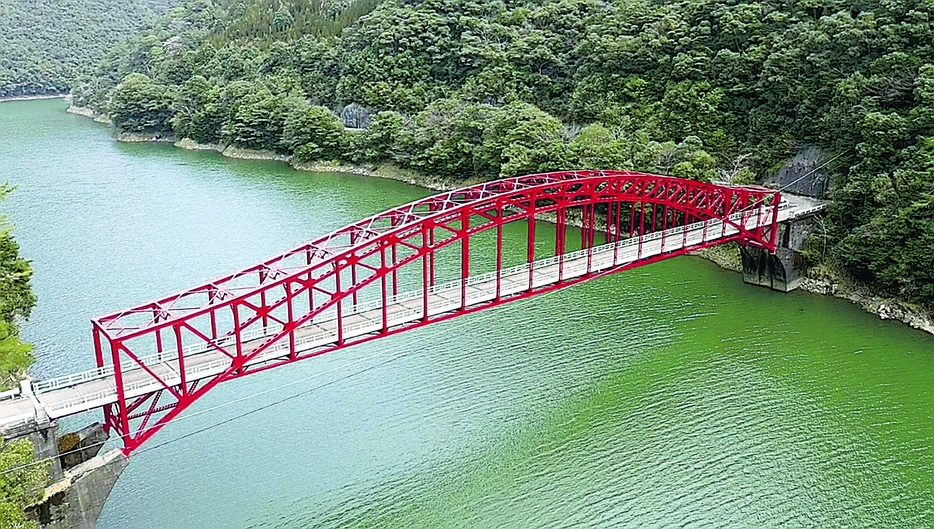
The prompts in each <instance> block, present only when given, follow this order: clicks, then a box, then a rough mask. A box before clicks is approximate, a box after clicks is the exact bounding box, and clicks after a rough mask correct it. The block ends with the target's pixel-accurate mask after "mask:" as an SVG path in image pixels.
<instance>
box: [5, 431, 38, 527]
mask: <svg viewBox="0 0 934 529" xmlns="http://www.w3.org/2000/svg"><path fill="white" fill-rule="evenodd" d="M34 459H35V457H34V455H33V446H32V443H31V442H29V440H28V439H22V440H19V441H15V442H13V443H4V442H3V440H2V439H0V529H34V528H38V527H39V524H37V523H36V522H34V521H32V520H30V519H29V518H27V516H26V514H25V512H24V510H23V509H24V508H25V507H26V506H27V505H30V504H31V503H33V502H34V501H36V500H38V499H39V496H40V494H41V491H42V487H44V486H45V485H46V484H47V483H48V481H49V475H48V466H49V465H48V464H35V462H34Z"/></svg>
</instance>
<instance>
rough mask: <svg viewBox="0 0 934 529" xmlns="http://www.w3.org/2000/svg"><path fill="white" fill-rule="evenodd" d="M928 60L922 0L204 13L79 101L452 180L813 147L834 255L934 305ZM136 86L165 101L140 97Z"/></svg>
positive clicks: (684, 172) (293, 150)
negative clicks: (346, 113)
mask: <svg viewBox="0 0 934 529" xmlns="http://www.w3.org/2000/svg"><path fill="white" fill-rule="evenodd" d="M931 57H934V4H931V3H930V2H927V1H924V0H902V1H899V2H890V1H882V0H865V1H861V2H859V3H853V2H850V3H848V4H847V3H839V2H837V3H834V2H803V3H790V4H789V3H776V2H770V1H743V0H740V1H736V2H727V3H723V2H719V1H714V0H681V1H677V2H668V3H665V2H652V1H649V0H625V1H622V0H613V1H609V2H601V1H598V0H549V1H545V2H542V1H531V0H515V1H510V2H503V1H498V0H497V1H493V2H482V3H478V2H474V1H471V0H385V1H382V2H377V1H376V0H349V1H348V2H343V3H330V2H324V3H310V4H308V3H303V2H299V1H298V0H237V1H236V2H234V1H232V0H187V1H186V2H185V3H183V4H182V5H181V6H179V7H177V8H174V9H172V10H170V12H169V13H168V14H167V15H166V16H165V17H163V18H162V19H161V20H160V21H159V22H158V23H157V24H155V26H154V27H153V29H152V30H150V31H149V32H147V34H145V35H143V36H141V37H139V38H136V39H133V40H131V41H128V42H126V43H123V44H120V45H118V46H117V47H116V48H115V49H114V51H113V52H111V53H110V54H108V55H107V56H106V57H105V58H104V60H103V61H102V62H101V64H100V66H99V67H98V70H97V72H96V74H95V75H93V76H89V77H87V78H84V79H82V80H81V82H80V83H79V84H77V86H76V88H77V90H76V91H75V95H76V100H78V101H80V102H82V103H86V104H89V105H92V106H93V107H94V108H96V109H98V110H100V111H103V112H107V113H110V114H111V115H120V112H121V111H125V110H127V107H129V110H131V111H134V112H135V111H140V112H144V113H149V114H150V115H149V116H144V115H143V114H141V113H139V112H137V113H135V114H134V113H133V112H130V114H131V115H130V119H128V120H124V121H119V123H117V125H118V127H119V128H121V129H124V130H130V129H132V128H133V127H139V126H140V125H141V124H142V126H143V127H144V128H145V127H152V128H154V129H155V128H158V127H156V125H157V124H158V123H163V122H164V119H163V118H165V113H166V112H167V113H168V115H169V116H173V115H174V118H173V119H172V120H171V124H172V126H173V127H174V129H175V133H176V135H178V136H187V137H190V138H192V139H195V140H197V141H207V142H221V143H231V144H235V145H239V146H241V147H251V148H263V149H272V150H279V151H280V152H283V153H287V154H293V155H295V157H296V159H298V160H312V159H318V158H333V157H343V158H344V159H346V160H348V161H354V162H361V161H366V162H387V161H391V162H394V163H396V164H398V165H401V166H403V167H405V168H408V169H412V170H415V171H420V172H424V173H426V174H431V175H435V176H440V177H445V178H451V179H482V178H494V177H497V176H506V175H513V174H518V173H522V172H534V171H542V170H552V169H561V168H575V167H618V168H630V169H640V170H645V171H653V172H661V173H666V174H673V175H678V176H684V177H689V178H697V179H703V180H707V179H713V178H727V179H730V180H732V181H734V182H751V181H753V180H754V179H755V177H756V176H760V177H761V176H763V175H765V174H767V173H769V172H774V170H775V169H776V168H777V167H778V166H779V165H781V164H782V163H783V162H784V161H786V160H787V159H788V158H789V157H790V156H791V155H793V154H794V153H795V152H796V151H797V150H798V149H799V148H800V147H801V146H803V145H806V144H814V145H817V146H818V147H820V148H822V149H823V150H824V151H826V152H828V153H830V155H831V156H832V157H834V158H833V160H834V162H833V163H832V164H831V165H830V166H829V167H828V170H830V171H832V172H833V188H832V190H831V192H832V196H833V198H834V199H835V204H834V205H833V206H832V207H831V209H830V211H829V212H828V225H827V227H828V230H827V233H828V238H827V240H825V241H821V242H822V248H823V247H826V248H827V251H822V252H821V255H823V256H825V257H827V258H828V259H830V260H831V261H832V263H831V264H833V265H835V266H836V267H838V268H839V269H840V270H842V271H843V272H844V273H846V274H849V275H850V276H852V277H855V278H858V279H860V280H863V281H866V282H867V283H870V284H872V285H874V286H876V287H878V288H879V289H880V290H883V291H885V292H891V293H897V294H900V295H902V296H904V297H905V298H906V299H910V300H914V301H918V302H921V303H925V304H927V305H928V306H932V307H934V295H932V293H931V292H930V288H928V287H927V285H928V284H929V283H930V277H929V276H928V275H926V274H927V272H919V271H918V268H919V267H921V268H924V270H928V269H929V268H930V267H929V264H930V252H928V251H927V250H926V247H925V246H924V245H925V244H927V242H928V241H929V240H930V237H931V236H932V235H931V230H932V229H934V227H932V225H931V223H930V222H929V220H928V219H929V209H928V208H929V207H930V206H929V205H928V204H929V203H930V201H929V197H930V194H931V188H932V186H934V177H932V172H934V169H932V167H931V165H930V163H929V160H930V156H929V154H928V153H929V152H930V151H931V148H930V142H931V138H932V137H934V65H932V61H931ZM2 60H3V58H2V57H0V61H2ZM0 72H2V69H0ZM133 74H142V75H145V76H146V77H147V78H148V79H150V80H151V84H145V83H141V82H140V79H139V78H135V79H136V81H134V82H133V83H130V84H129V88H134V89H135V90H136V91H135V92H132V93H130V94H129V95H132V96H133V97H125V96H126V95H128V94H127V93H126V92H127V90H128V85H127V80H130V77H128V76H131V75H133ZM3 79H4V78H3V74H2V73H0V84H2V83H3V82H4V81H3ZM117 85H120V86H121V88H120V89H116V88H115V87H116V86H117ZM121 92H123V93H121ZM163 96H164V97H163ZM167 100H171V102H170V103H169V108H168V109H166V107H165V106H164V103H165V101H167ZM153 101H158V103H153ZM130 103H133V105H135V106H133V105H130ZM351 103H353V104H356V105H358V106H361V105H362V106H363V107H365V109H366V111H367V112H374V113H376V114H375V116H374V118H373V119H372V121H371V124H370V130H366V131H362V132H361V131H353V132H351V131H346V130H345V131H344V132H343V133H341V134H340V136H338V128H337V127H336V126H333V124H334V121H333V119H334V118H333V117H331V116H330V115H329V114H327V113H326V112H325V110H323V109H320V108H319V109H318V110H316V111H315V112H316V114H315V116H311V114H307V113H308V112H311V111H309V110H307V109H308V108H309V105H315V106H318V107H326V108H327V109H330V110H331V111H333V112H334V113H337V112H338V111H340V109H342V108H344V107H345V106H346V105H348V104H351ZM147 104H148V105H150V109H149V110H147V109H146V108H147V107H146V105H147ZM111 107H113V108H111ZM355 108H356V107H355ZM296 109H305V110H304V111H302V112H297V113H296V112H295V111H296ZM303 112H304V113H303ZM382 112H388V113H386V114H382ZM124 114H126V112H124ZM298 116H303V117H301V118H300V117H298ZM290 117H291V122H292V123H293V126H292V127H290V128H289V130H288V132H287V130H286V129H287V127H286V125H287V123H289V122H290ZM147 120H148V121H147ZM160 120H162V121H160ZM302 120H304V121H303V123H304V124H302V125H298V123H299V121H302ZM116 121H118V120H115V122H116ZM318 121H320V122H321V123H328V122H329V123H331V125H327V126H323V125H314V124H312V123H313V122H314V123H316V122H318ZM321 127H323V129H321ZM319 129H321V130H325V131H327V134H325V135H324V136H325V137H327V138H329V139H327V140H324V139H321V137H319V136H315V134H317V133H316V132H311V131H317V130H319ZM313 137H314V138H318V139H313ZM338 137H340V140H339V141H337V140H336V138H338Z"/></svg>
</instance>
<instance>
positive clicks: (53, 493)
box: [0, 381, 129, 529]
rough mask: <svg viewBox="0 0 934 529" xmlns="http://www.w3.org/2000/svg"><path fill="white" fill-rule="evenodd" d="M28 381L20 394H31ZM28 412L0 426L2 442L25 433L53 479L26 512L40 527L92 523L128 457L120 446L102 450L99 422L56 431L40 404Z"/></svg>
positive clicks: (69, 528) (75, 527)
mask: <svg viewBox="0 0 934 529" xmlns="http://www.w3.org/2000/svg"><path fill="white" fill-rule="evenodd" d="M31 385H32V384H31V381H23V383H22V384H21V388H20V390H19V393H20V394H26V395H30V396H32V398H34V395H33V394H32V390H31ZM33 410H34V413H33V416H32V417H30V418H26V419H25V420H22V421H18V422H17V423H15V424H13V425H8V426H6V427H0V437H2V438H3V440H4V442H13V441H17V440H20V439H29V440H30V442H32V445H33V447H34V449H35V455H36V459H37V460H48V461H49V462H50V466H49V477H50V478H51V480H52V483H51V484H50V485H49V486H48V487H46V489H45V491H44V492H43V496H42V498H41V499H40V500H39V501H38V502H37V503H36V504H34V505H32V506H30V507H28V508H27V510H26V512H27V514H28V515H29V516H30V517H32V518H33V519H34V520H36V521H38V522H39V524H40V526H41V527H43V528H44V529H93V527H94V524H95V523H97V518H98V517H99V516H100V514H101V511H102V510H103V508H104V503H106V501H107V497H108V496H109V495H110V491H111V489H113V486H114V484H115V483H116V482H117V478H119V477H120V474H121V473H122V472H123V469H124V468H126V466H127V464H128V463H129V459H127V458H126V456H124V455H123V453H122V452H121V451H120V450H119V449H113V450H111V451H109V452H106V453H104V454H101V453H100V452H101V449H102V448H103V447H104V446H105V443H106V441H107V438H108V434H107V433H106V432H105V431H104V429H103V427H102V426H101V425H100V424H99V423H95V424H92V425H90V426H88V427H86V428H83V429H81V430H80V431H78V432H72V433H66V434H64V435H57V429H58V425H57V423H56V422H55V421H54V420H51V419H50V418H49V416H48V415H47V414H45V413H44V412H43V411H42V409H41V407H40V406H36V407H35V408H33Z"/></svg>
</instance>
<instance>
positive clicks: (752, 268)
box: [739, 214, 817, 292]
mask: <svg viewBox="0 0 934 529" xmlns="http://www.w3.org/2000/svg"><path fill="white" fill-rule="evenodd" d="M816 219H817V217H816V215H814V214H808V215H802V216H799V217H796V218H792V219H789V220H786V221H784V222H780V223H779V225H778V246H777V247H776V249H775V253H774V254H773V253H771V252H769V251H768V250H763V249H761V248H753V247H750V246H741V247H740V249H739V251H740V257H741V258H742V264H743V282H745V283H749V284H751V285H759V286H763V287H768V288H771V289H772V290H779V291H782V292H789V291H791V290H794V289H796V288H798V286H800V285H801V283H802V282H803V281H804V279H805V272H806V263H805V262H804V258H803V257H802V255H801V252H802V251H803V250H804V248H805V245H806V244H807V240H808V236H809V235H810V234H811V233H812V231H813V230H814V229H815V228H816V226H817V220H816Z"/></svg>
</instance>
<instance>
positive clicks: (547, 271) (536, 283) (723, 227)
mask: <svg viewBox="0 0 934 529" xmlns="http://www.w3.org/2000/svg"><path fill="white" fill-rule="evenodd" d="M821 207H823V206H818V207H817V208H816V209H820V208H821ZM814 209H815V207H814V206H810V207H808V206H806V205H805V204H789V205H785V206H783V207H782V208H781V209H780V211H779V221H783V220H787V219H789V218H794V217H796V216H799V215H802V214H807V213H810V212H812V210H814ZM734 217H735V219H734V222H735V221H738V220H740V218H739V217H738V216H734ZM770 222H771V219H757V218H756V217H755V216H753V217H751V218H750V219H748V221H747V228H749V229H754V228H757V227H758V226H759V224H760V223H761V224H762V225H765V224H767V223H770ZM738 231H739V230H738V229H737V228H736V227H734V226H731V225H729V224H726V223H724V222H722V221H718V220H711V221H708V222H706V223H704V222H699V223H695V224H691V225H688V226H687V227H677V228H672V229H670V230H667V231H665V232H656V233H651V234H647V235H645V236H643V237H633V238H630V239H626V240H623V241H620V242H618V243H610V244H605V245H602V246H596V247H594V248H591V249H589V250H580V251H576V252H571V253H567V254H565V255H564V256H562V258H561V259H560V260H559V258H558V257H551V258H548V259H543V260H540V261H536V262H535V263H533V264H532V265H531V268H532V277H533V280H532V284H531V286H530V284H529V275H530V272H529V268H530V266H529V265H528V264H523V265H520V266H516V267H512V268H508V269H504V270H502V271H501V272H500V292H499V295H500V296H501V297H502V298H508V297H511V296H516V295H519V294H521V293H523V292H526V291H528V290H529V289H530V288H540V287H543V286H547V285H552V284H555V283H557V282H558V281H559V273H560V279H561V280H568V279H573V278H576V277H580V276H583V275H585V274H588V273H595V272H600V271H604V270H607V269H610V268H613V267H618V266H623V265H626V264H629V263H632V262H635V261H637V260H640V259H646V258H650V257H654V256H658V255H660V254H662V253H665V252H673V251H677V250H680V249H682V248H685V247H692V246H697V245H699V244H701V243H704V242H711V241H716V240H718V239H723V238H727V237H730V236H733V235H736V234H737V233H738ZM559 271H560V272H559ZM466 283H467V284H466V286H465V287H464V288H465V294H466V295H465V298H466V307H468V308H469V307H471V306H475V305H478V304H482V303H484V302H488V301H492V300H494V299H495V298H496V295H497V292H496V283H497V282H496V272H490V273H487V274H482V275H479V276H472V277H470V278H468V279H467V281H466ZM461 288H462V282H461V281H459V280H458V281H453V282H450V283H445V284H440V285H434V286H432V287H430V288H429V290H428V315H429V316H436V315H439V314H444V313H448V312H452V311H457V310H460V309H461V308H463V307H464V304H463V303H462V299H461ZM423 307H424V300H423V297H422V290H421V289H419V290H417V291H410V292H405V293H400V294H399V295H397V296H393V297H391V298H389V299H388V300H387V305H386V320H387V322H386V324H387V327H388V328H389V329H393V328H397V327H400V326H404V325H406V324H409V323H412V322H415V321H418V320H420V319H421V318H423V317H424V316H425V315H424V314H423ZM342 323H343V329H342V337H343V339H344V340H348V339H352V338H355V337H360V336H364V335H367V334H371V333H376V332H379V331H381V330H382V329H383V308H382V303H381V301H380V300H376V301H370V302H364V303H359V304H357V305H355V306H352V307H347V308H345V309H344V310H343V311H342ZM259 331H260V332H253V333H244V334H248V335H246V336H243V337H242V339H243V344H242V350H244V351H249V350H251V349H252V348H253V347H255V346H257V345H259V344H260V343H261V342H262V341H263V340H265V339H268V337H267V336H265V335H264V334H262V330H259ZM337 331H338V329H337V318H336V313H335V311H334V310H331V311H329V312H326V313H324V314H322V315H320V316H319V317H318V318H316V319H315V321H313V322H312V323H311V324H306V325H305V326H303V327H301V328H299V329H297V330H296V331H295V343H296V352H297V353H301V354H308V353H310V352H312V351H313V350H315V349H319V348H322V347H327V346H331V345H334V344H335V343H336V342H337V335H338V332H337ZM215 344H216V345H217V346H219V347H221V348H223V349H225V350H226V351H229V353H228V354H230V355H233V354H235V349H234V346H235V344H234V341H233V338H232V337H230V338H226V339H220V340H217V341H216V342H215ZM199 349H200V350H199ZM288 354H289V343H288V339H287V338H284V339H282V340H280V341H279V342H278V343H276V344H274V345H272V346H270V347H269V348H268V349H267V350H266V351H264V352H263V353H261V354H260V355H258V356H257V357H255V358H253V359H251V360H250V361H249V362H248V365H256V364H264V363H270V362H274V361H277V360H281V359H283V358H284V357H287V356H288ZM145 363H146V365H147V367H148V368H149V369H151V370H152V371H153V372H154V373H155V374H156V375H158V376H159V377H161V378H162V379H163V380H164V381H165V382H166V383H168V384H169V385H174V384H178V383H180V381H181V377H180V376H179V373H177V372H176V370H177V369H178V363H177V358H176V355H175V354H174V353H165V354H164V355H153V356H149V357H147V358H146V360H145ZM230 363H231V358H230V357H229V356H228V355H225V354H224V353H223V352H221V351H219V350H217V349H216V348H208V346H207V345H206V344H204V345H201V346H200V347H196V348H194V349H186V351H185V372H186V379H187V380H188V382H192V381H195V380H200V379H203V378H207V377H210V376H213V375H216V374H218V373H221V372H223V371H224V370H225V369H227V368H228V367H229V366H230ZM122 374H123V384H124V388H125V391H126V396H127V398H128V399H130V398H133V397H135V396H140V395H145V394H149V393H152V392H154V391H158V390H159V389H161V388H162V386H161V385H160V384H159V383H158V381H156V380H154V379H153V378H152V376H150V375H149V374H148V373H146V371H145V370H143V369H142V368H140V367H139V366H138V365H136V364H125V365H124V366H123V373H122ZM34 388H35V395H34V398H35V399H36V400H37V401H38V402H39V403H40V404H41V405H42V406H43V407H44V408H45V412H46V413H47V414H48V415H49V417H51V418H53V419H55V418H59V417H64V416H67V415H73V414H76V413H81V412H84V411H88V410H91V409H94V408H99V407H101V406H103V405H105V404H109V403H113V402H116V400H117V391H116V384H115V381H114V377H113V372H112V368H109V370H108V368H102V369H97V370H91V371H87V372H84V373H78V374H75V375H69V376H66V377H59V378H57V379H52V380H48V381H42V382H38V383H35V384H34ZM35 413H36V409H35V405H34V402H33V401H32V399H31V398H29V397H26V396H19V397H16V398H8V399H5V400H0V427H5V426H6V427H8V426H10V425H11V424H15V423H19V422H22V421H25V420H29V419H30V418H32V417H33V416H34V414H35Z"/></svg>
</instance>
